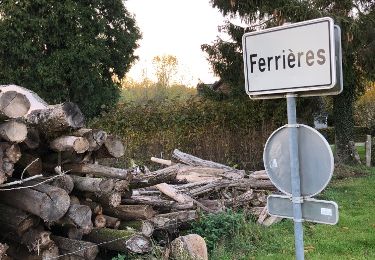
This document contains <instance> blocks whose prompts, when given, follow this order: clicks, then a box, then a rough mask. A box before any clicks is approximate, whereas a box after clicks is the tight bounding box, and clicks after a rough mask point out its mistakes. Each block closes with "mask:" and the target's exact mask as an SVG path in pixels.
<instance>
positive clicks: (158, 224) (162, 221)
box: [149, 210, 198, 229]
mask: <svg viewBox="0 0 375 260" xmlns="http://www.w3.org/2000/svg"><path fill="white" fill-rule="evenodd" d="M197 219H198V213H197V211H196V210H188V211H178V212H171V213H166V214H159V215H156V216H154V217H153V218H151V219H149V221H150V222H151V223H152V224H153V225H154V227H155V229H168V228H176V227H178V226H180V225H183V224H187V223H190V222H192V221H195V220H197Z"/></svg>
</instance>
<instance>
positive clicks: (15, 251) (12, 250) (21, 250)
mask: <svg viewBox="0 0 375 260" xmlns="http://www.w3.org/2000/svg"><path fill="white" fill-rule="evenodd" d="M7 254H8V255H9V256H10V257H11V259H14V260H51V259H56V258H57V257H58V256H59V249H58V247H57V246H56V244H55V243H51V246H50V247H49V248H48V249H44V250H40V252H39V254H37V253H30V252H29V250H27V249H26V247H24V246H21V245H19V244H17V243H13V244H10V245H9V249H8V251H7Z"/></svg>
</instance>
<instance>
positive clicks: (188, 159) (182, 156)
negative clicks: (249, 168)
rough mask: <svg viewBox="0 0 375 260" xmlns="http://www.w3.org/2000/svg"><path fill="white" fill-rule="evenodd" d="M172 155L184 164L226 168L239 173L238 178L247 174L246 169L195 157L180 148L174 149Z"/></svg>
mask: <svg viewBox="0 0 375 260" xmlns="http://www.w3.org/2000/svg"><path fill="white" fill-rule="evenodd" d="M172 157H173V158H174V159H176V160H178V161H180V162H182V163H184V164H187V165H191V166H200V167H209V168H217V169H224V170H227V171H230V172H233V173H236V174H238V179H241V178H243V177H244V176H245V171H242V170H237V169H234V168H232V167H229V166H226V165H224V164H220V163H216V162H212V161H207V160H203V159H201V158H198V157H195V156H193V155H190V154H187V153H183V152H181V151H180V150H178V149H175V150H174V151H173V154H172Z"/></svg>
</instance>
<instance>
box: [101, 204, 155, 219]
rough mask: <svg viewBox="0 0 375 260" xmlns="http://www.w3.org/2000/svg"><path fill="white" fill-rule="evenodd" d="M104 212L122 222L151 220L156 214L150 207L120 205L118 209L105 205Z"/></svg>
mask: <svg viewBox="0 0 375 260" xmlns="http://www.w3.org/2000/svg"><path fill="white" fill-rule="evenodd" d="M103 212H104V214H107V215H110V216H113V217H116V218H119V219H121V220H137V219H149V218H152V217H153V216H154V215H155V214H156V212H155V211H154V210H153V209H152V207H151V206H149V205H120V206H118V207H116V208H114V207H106V206H104V205H103Z"/></svg>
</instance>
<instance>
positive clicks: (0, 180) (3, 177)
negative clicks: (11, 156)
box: [0, 171, 8, 184]
mask: <svg viewBox="0 0 375 260" xmlns="http://www.w3.org/2000/svg"><path fill="white" fill-rule="evenodd" d="M7 179H8V176H7V175H6V173H5V172H3V171H0V184H3V183H4V182H6V181H7Z"/></svg>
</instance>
